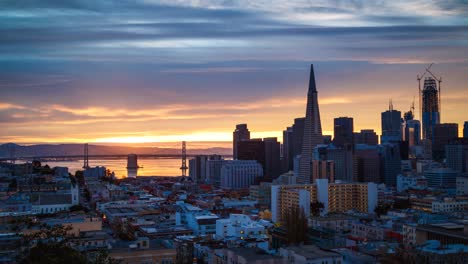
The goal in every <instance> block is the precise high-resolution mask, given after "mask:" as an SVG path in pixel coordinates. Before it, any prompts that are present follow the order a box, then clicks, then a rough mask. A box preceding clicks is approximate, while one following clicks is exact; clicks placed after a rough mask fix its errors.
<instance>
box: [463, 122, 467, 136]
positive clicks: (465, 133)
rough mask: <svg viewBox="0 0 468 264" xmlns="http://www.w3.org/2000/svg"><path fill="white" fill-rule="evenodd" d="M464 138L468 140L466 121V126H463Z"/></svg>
mask: <svg viewBox="0 0 468 264" xmlns="http://www.w3.org/2000/svg"><path fill="white" fill-rule="evenodd" d="M463 137H464V138H468V121H465V124H463Z"/></svg>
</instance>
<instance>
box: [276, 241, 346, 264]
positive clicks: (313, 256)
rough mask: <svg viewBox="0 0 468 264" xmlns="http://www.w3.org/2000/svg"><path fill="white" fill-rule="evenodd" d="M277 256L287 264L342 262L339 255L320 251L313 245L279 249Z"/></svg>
mask: <svg viewBox="0 0 468 264" xmlns="http://www.w3.org/2000/svg"><path fill="white" fill-rule="evenodd" d="M279 254H280V255H281V256H282V257H283V258H284V259H285V260H286V261H287V263H307V264H324V263H330V264H331V263H342V262H343V257H342V256H341V255H340V254H338V253H336V252H333V251H326V250H322V249H320V248H318V247H317V246H315V245H301V246H289V247H286V248H280V250H279Z"/></svg>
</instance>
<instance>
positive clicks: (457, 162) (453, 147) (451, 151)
mask: <svg viewBox="0 0 468 264" xmlns="http://www.w3.org/2000/svg"><path fill="white" fill-rule="evenodd" d="M445 155H446V158H447V167H448V168H452V169H454V170H456V171H458V172H459V173H468V138H457V139H454V140H451V141H450V142H449V143H448V144H447V145H446V146H445Z"/></svg>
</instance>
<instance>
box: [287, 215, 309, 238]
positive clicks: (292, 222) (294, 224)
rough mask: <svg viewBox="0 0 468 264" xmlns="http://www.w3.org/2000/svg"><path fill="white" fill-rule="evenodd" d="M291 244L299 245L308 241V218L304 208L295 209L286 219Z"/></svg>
mask: <svg viewBox="0 0 468 264" xmlns="http://www.w3.org/2000/svg"><path fill="white" fill-rule="evenodd" d="M285 220H286V221H285V227H286V229H287V237H288V243H289V244H299V243H301V242H305V241H306V240H307V217H306V215H305V213H304V210H303V209H302V208H297V207H293V208H291V209H290V210H289V212H288V214H287V215H286V219H285Z"/></svg>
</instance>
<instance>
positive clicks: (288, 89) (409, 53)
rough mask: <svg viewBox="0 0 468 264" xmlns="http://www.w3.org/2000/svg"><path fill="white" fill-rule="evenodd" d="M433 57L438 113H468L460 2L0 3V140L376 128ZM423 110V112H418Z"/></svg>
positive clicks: (467, 11)
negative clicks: (338, 125)
mask: <svg viewBox="0 0 468 264" xmlns="http://www.w3.org/2000/svg"><path fill="white" fill-rule="evenodd" d="M432 62H434V63H435V64H434V65H433V66H432V70H433V72H434V73H436V74H438V75H440V76H442V79H443V82H442V114H441V120H442V122H444V123H458V124H459V131H460V134H461V133H462V128H463V122H464V121H466V120H468V114H467V112H468V4H467V3H466V1H463V0H459V1H385V2H384V1H359V0H358V1H305V0H304V1H283V0H259V1H247V0H239V1H235V0H198V1H195V0H193V1H179V0H162V1H155V0H154V1H153V0H140V1H139V0H133V1H131V0H128V1H96V0H85V1H60V0H45V1H17V0H3V1H1V2H0V143H6V142H15V143H44V142H51V143H62V142H77V143H81V142H101V143H105V142H116V143H122V142H130V143H132V142H135V143H141V142H160V141H181V140H187V141H229V140H231V139H232V131H233V130H234V127H235V125H236V124H237V123H247V124H248V126H249V129H250V131H251V132H252V136H253V137H265V136H278V137H281V131H282V130H284V129H285V128H286V127H287V126H290V125H291V124H292V122H293V120H294V118H296V117H301V116H303V115H304V114H305V103H306V93H307V82H308V71H309V67H310V64H311V63H313V64H314V67H315V74H316V80H317V88H318V95H319V105H320V113H321V120H322V127H323V130H324V134H332V130H333V118H334V117H339V116H351V117H354V126H355V130H356V131H358V130H360V129H363V128H364V129H365V128H371V129H375V130H376V131H377V132H378V133H380V113H381V112H382V111H384V110H386V109H388V101H389V99H390V98H392V100H393V105H394V108H395V109H397V110H400V111H402V112H403V111H408V110H409V108H410V105H411V102H412V101H413V98H415V102H416V108H417V107H418V93H417V87H418V83H417V80H416V76H417V75H418V74H421V73H422V72H423V71H424V68H425V67H427V65H428V64H430V63H432ZM416 116H417V117H419V112H417V113H416Z"/></svg>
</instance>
